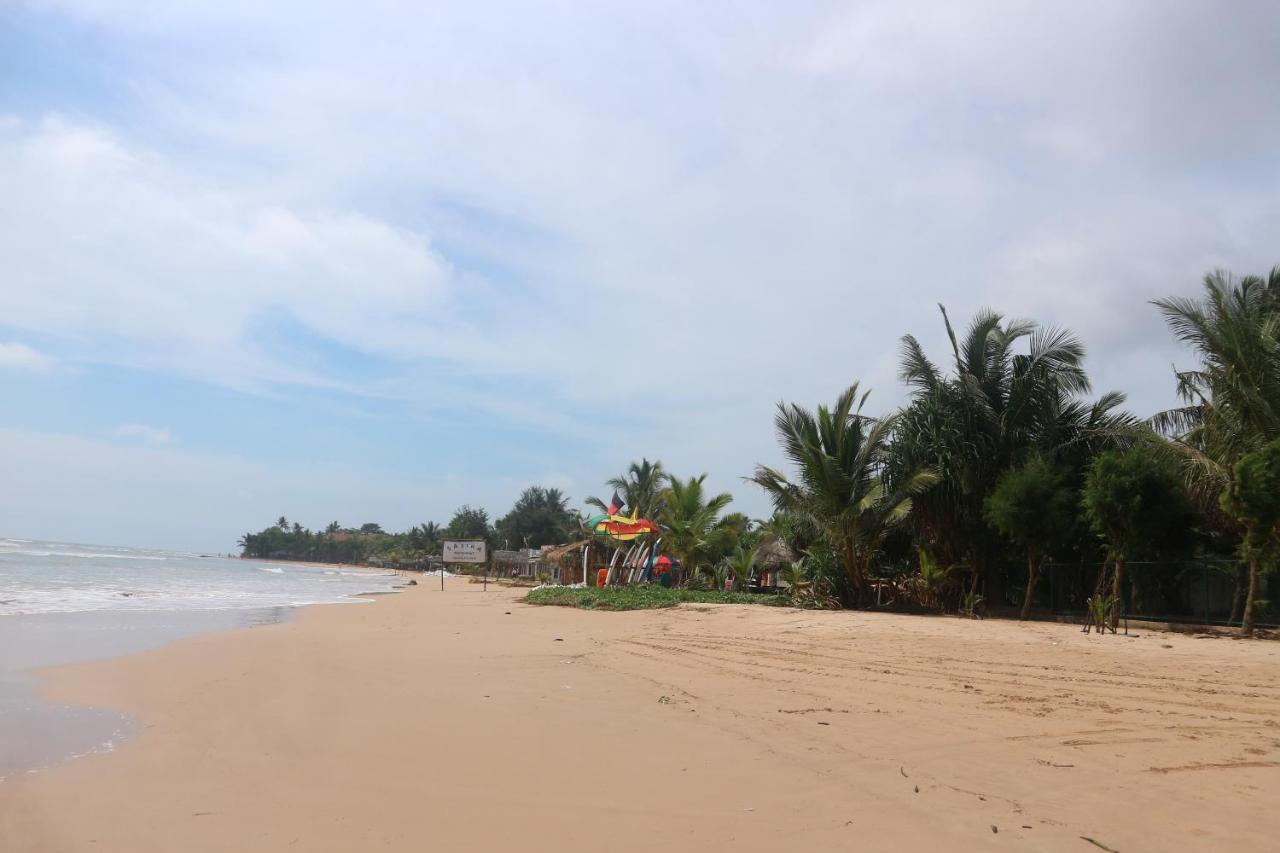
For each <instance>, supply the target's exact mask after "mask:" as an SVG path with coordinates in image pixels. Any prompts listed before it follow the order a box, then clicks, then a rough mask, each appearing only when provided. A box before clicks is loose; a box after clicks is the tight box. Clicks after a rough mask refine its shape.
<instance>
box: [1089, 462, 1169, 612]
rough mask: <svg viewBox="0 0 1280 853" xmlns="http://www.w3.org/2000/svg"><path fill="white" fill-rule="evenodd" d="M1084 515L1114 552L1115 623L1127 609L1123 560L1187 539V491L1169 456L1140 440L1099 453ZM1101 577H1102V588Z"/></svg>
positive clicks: (1090, 473)
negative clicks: (1127, 447)
mask: <svg viewBox="0 0 1280 853" xmlns="http://www.w3.org/2000/svg"><path fill="white" fill-rule="evenodd" d="M1082 503H1083V506H1084V512H1085V516H1086V517H1087V518H1088V520H1089V524H1090V525H1091V527H1092V528H1093V530H1094V532H1095V533H1097V534H1098V535H1099V536H1101V537H1102V540H1103V542H1104V544H1105V546H1106V548H1107V551H1108V553H1109V554H1110V555H1111V558H1112V561H1113V566H1114V573H1113V577H1112V584H1111V599H1112V609H1111V628H1112V629H1113V630H1114V629H1115V626H1116V624H1117V623H1118V622H1119V620H1120V613H1121V611H1122V610H1123V609H1124V592H1125V564H1126V562H1127V561H1129V560H1134V559H1138V558H1140V557H1142V556H1144V555H1148V554H1154V553H1156V552H1158V551H1159V549H1160V548H1161V546H1162V545H1165V544H1166V543H1168V542H1171V541H1178V540H1181V539H1182V538H1183V534H1184V532H1185V530H1186V528H1187V527H1188V526H1189V518H1188V506H1187V499H1186V493H1185V490H1184V488H1183V485H1182V483H1181V481H1180V480H1179V477H1178V473H1177V470H1176V469H1175V468H1173V467H1172V466H1171V465H1170V464H1169V460H1168V459H1167V458H1166V457H1164V456H1161V455H1160V454H1158V453H1152V452H1151V450H1150V448H1148V447H1145V446H1142V445H1137V446H1134V447H1131V448H1129V449H1127V450H1123V451H1114V450H1113V451H1108V452H1105V453H1100V454H1099V455H1098V457H1097V458H1096V459H1094V460H1093V464H1092V465H1090V466H1089V473H1088V475H1087V477H1086V478H1085V485H1084V493H1083V499H1082ZM1102 581H1103V578H1102V577H1099V591H1101V585H1102Z"/></svg>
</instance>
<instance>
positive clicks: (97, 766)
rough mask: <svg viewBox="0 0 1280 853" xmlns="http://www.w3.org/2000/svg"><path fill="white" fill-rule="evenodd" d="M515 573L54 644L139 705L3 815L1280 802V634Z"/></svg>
mask: <svg viewBox="0 0 1280 853" xmlns="http://www.w3.org/2000/svg"><path fill="white" fill-rule="evenodd" d="M522 594H523V590H513V589H506V588H502V587H492V588H490V589H489V591H488V592H484V591H482V589H481V587H480V585H475V584H470V583H457V582H455V583H454V584H451V585H449V587H448V588H447V589H446V591H445V592H444V593H443V594H442V593H440V592H439V590H438V589H435V590H433V589H432V587H431V586H430V585H421V584H420V585H418V586H416V587H406V588H404V589H402V590H400V591H399V594H397V595H394V596H381V597H380V598H379V600H378V601H377V603H376V605H375V606H373V607H351V608H342V607H321V608H316V607H311V606H307V607H303V608H299V612H298V613H297V614H295V617H294V618H292V619H290V620H288V621H287V622H283V623H277V624H273V625H267V626H260V628H259V630H255V631H241V630H233V631H225V632H219V633H214V634H202V635H198V636H194V637H187V638H184V639H181V640H178V641H176V642H174V643H171V644H168V645H166V646H163V647H161V648H158V649H152V650H149V651H146V652H142V653H140V654H136V655H129V656H126V657H121V658H113V659H109V660H99V661H94V662H91V663H83V664H72V665H68V666H62V667H55V668H53V669H51V670H50V671H48V672H47V673H45V677H44V678H42V682H41V685H42V686H41V694H42V695H43V696H45V697H47V698H48V699H50V700H53V701H75V702H89V703H92V704H94V705H98V706H105V707H111V708H118V709H120V710H122V711H124V712H125V713H128V714H130V715H132V716H134V718H135V719H136V720H137V721H138V736H137V737H135V738H134V739H132V740H131V741H129V742H128V743H127V744H126V745H124V746H122V747H121V748H119V749H117V750H116V751H114V752H111V753H105V754H99V755H94V756H89V757H86V758H82V759H77V760H75V761H72V762H69V763H66V764H62V765H59V766H57V767H53V768H50V769H47V770H43V771H41V772H39V773H37V774H34V775H32V776H29V777H23V778H17V779H13V780H11V781H9V782H4V783H0V847H4V848H6V849H21V850H24V851H31V853H40V851H67V850H89V849H92V850H120V851H125V850H129V851H148V850H155V851H160V850H174V849H182V850H197V851H198V850H209V851H213V850H226V849H237V850H264V851H265V850H276V849H280V848H282V847H286V846H289V845H293V847H294V849H301V850H322V851H329V850H332V851H340V850H341V851H350V850H355V849H370V848H375V847H377V848H379V849H390V850H406V851H407V850H419V849H422V848H423V846H424V845H425V846H431V847H438V848H439V849H458V850H462V849H505V848H507V847H511V846H513V845H515V846H519V847H521V848H522V849H534V850H556V851H575V850H583V851H586V850H593V851H594V850H599V849H602V848H604V849H611V850H652V849H673V850H690V851H692V850H704V851H719V850H761V851H764V850H776V849H779V845H782V846H794V847H798V848H806V849H814V850H834V849H849V847H850V845H856V844H858V843H870V844H871V845H872V846H871V849H892V848H895V847H896V848H897V849H921V848H925V847H928V846H941V847H943V848H944V849H948V850H961V851H963V850H987V849H993V845H994V844H996V843H1005V842H1009V841H1016V842H1019V843H1020V845H1022V846H1026V845H1030V846H1032V847H1033V848H1034V849H1042V850H1058V849H1062V850H1081V849H1085V848H1086V847H1088V845H1087V844H1085V842H1083V841H1081V840H1080V838H1081V837H1082V836H1088V837H1091V838H1095V839H1097V840H1098V841H1100V842H1102V843H1104V844H1106V845H1107V846H1109V847H1112V848H1114V849H1117V850H1121V851H1125V853H1129V851H1132V850H1140V849H1161V850H1183V849H1185V850H1192V849H1211V848H1213V847H1225V846H1226V845H1228V844H1231V845H1233V846H1234V847H1235V849H1241V850H1252V849H1259V850H1260V849H1265V843H1267V842H1266V841H1265V840H1266V839H1272V840H1273V839H1274V834H1275V833H1276V832H1277V831H1280V818H1277V817H1276V816H1275V814H1274V812H1273V810H1271V809H1270V807H1269V806H1268V805H1267V804H1268V803H1269V802H1270V795H1269V793H1268V792H1269V791H1274V790H1275V787H1276V785H1277V784H1278V783H1280V667H1277V663H1280V657H1277V653H1276V652H1275V651H1273V649H1275V648H1276V647H1275V645H1274V644H1272V643H1257V644H1247V643H1229V644H1228V643H1213V642H1212V641H1210V642H1209V644H1206V643H1205V642H1203V641H1199V640H1196V639H1194V638H1192V637H1184V636H1178V635H1164V634H1154V635H1153V634H1148V633H1147V632H1143V634H1142V635H1141V637H1140V638H1129V639H1126V638H1119V641H1117V640H1116V639H1114V638H1111V637H1108V638H1105V639H1101V640H1099V639H1097V638H1090V637H1085V636H1084V635H1081V634H1080V633H1079V631H1078V630H1077V629H1075V628H1074V627H1072V626H1059V625H1055V624H1047V623H1046V624H1036V625H1030V626H1028V625H1019V624H1017V623H1013V624H1008V623H1005V624H1001V623H999V622H970V621H961V620H921V619H916V618H914V617H910V616H894V615H889V614H867V613H848V612H846V613H818V612H813V611H797V610H793V609H789V608H763V607H761V608H756V607H733V606H714V605H694V606H684V607H680V608H675V609H671V610H660V611H628V612H621V613H598V612H592V611H582V610H575V609H570V608H558V607H535V606H531V605H525V604H523V603H521V602H520V601H519V598H520V597H521V595H522ZM664 700H665V701H664ZM69 802H74V803H76V804H77V808H76V809H70V810H69V809H67V808H66V804H67V803H69ZM992 826H995V827H997V832H995V833H993V831H992V829H991V827H992ZM1024 827H1030V828H1024Z"/></svg>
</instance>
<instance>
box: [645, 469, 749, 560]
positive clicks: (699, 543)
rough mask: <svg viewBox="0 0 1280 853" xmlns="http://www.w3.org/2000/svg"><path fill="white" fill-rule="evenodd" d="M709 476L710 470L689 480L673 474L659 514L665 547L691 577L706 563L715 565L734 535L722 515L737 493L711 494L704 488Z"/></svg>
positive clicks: (663, 496)
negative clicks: (726, 525) (733, 494)
mask: <svg viewBox="0 0 1280 853" xmlns="http://www.w3.org/2000/svg"><path fill="white" fill-rule="evenodd" d="M706 479H707V475H706V474H702V475H701V476H698V477H690V478H689V479H688V480H681V479H679V478H678V477H673V478H671V479H670V481H669V482H670V485H669V486H668V487H667V489H666V491H665V492H663V494H662V498H661V505H662V512H661V514H660V515H659V516H658V523H659V524H660V525H661V526H662V528H663V531H664V532H663V534H662V543H663V544H662V546H663V548H664V549H665V550H667V551H669V552H670V553H671V554H674V555H675V557H676V559H677V560H679V561H680V565H681V566H682V567H683V568H684V570H685V571H686V572H688V573H689V575H690V576H691V577H692V576H694V575H696V574H697V573H698V572H699V571H701V570H702V569H703V568H704V567H710V566H713V565H714V561H715V560H716V559H718V557H719V554H720V553H721V552H722V550H723V549H724V547H725V545H726V544H730V543H729V540H730V539H732V538H733V536H732V532H731V530H730V529H727V528H726V527H725V520H722V519H721V518H720V513H721V512H722V511H723V510H724V508H725V507H726V506H728V505H729V503H730V502H732V501H733V497H732V496H731V495H729V494H728V493H724V492H722V493H721V494H718V495H712V496H708V495H707V494H706V489H705V488H704V483H705V482H706ZM742 518H745V516H743V517H742Z"/></svg>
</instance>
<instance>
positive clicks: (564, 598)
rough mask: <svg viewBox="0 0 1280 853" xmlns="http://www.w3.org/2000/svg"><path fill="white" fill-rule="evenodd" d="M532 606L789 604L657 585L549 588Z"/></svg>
mask: <svg viewBox="0 0 1280 853" xmlns="http://www.w3.org/2000/svg"><path fill="white" fill-rule="evenodd" d="M525 601H527V602H528V603H529V604H549V605H558V606H562V607H578V608H581V609H584V610H648V609H653V608H660V607H675V606H676V605H678V604H690V603H698V604H766V605H775V606H776V605H779V604H786V603H787V599H786V598H785V597H783V596H778V595H756V594H752V593H743V592H722V591H716V590H707V591H701V590H691V589H667V588H664V587H662V586H659V585H657V584H643V585H638V586H622V587H604V588H597V587H567V586H548V587H542V588H540V589H535V590H531V591H530V592H529V594H528V595H527V596H526V597H525Z"/></svg>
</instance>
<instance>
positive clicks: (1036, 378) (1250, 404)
mask: <svg viewBox="0 0 1280 853" xmlns="http://www.w3.org/2000/svg"><path fill="white" fill-rule="evenodd" d="M1155 306H1156V308H1157V310H1159V311H1160V312H1161V313H1162V315H1163V316H1164V318H1165V320H1166V322H1167V324H1168V326H1169V328H1170V330H1171V331H1172V332H1173V334H1174V335H1175V336H1176V337H1177V338H1178V339H1179V340H1180V341H1181V342H1183V343H1184V344H1186V345H1187V346H1188V348H1189V350H1190V353H1191V355H1192V357H1193V358H1194V363H1193V364H1191V365H1190V366H1188V367H1187V368H1186V369H1182V370H1178V371H1176V372H1175V375H1174V379H1173V381H1174V383H1175V385H1174V387H1175V388H1176V390H1177V393H1178V394H1179V396H1180V397H1181V399H1182V401H1183V405H1182V406H1181V407H1180V408H1177V409H1174V410H1171V411H1167V412H1160V413H1157V414H1155V415H1153V416H1151V417H1149V418H1147V419H1145V420H1144V419H1141V418H1138V417H1136V416H1134V415H1133V414H1131V413H1129V412H1127V411H1125V410H1124V403H1125V397H1124V395H1123V394H1121V393H1119V392H1115V391H1109V392H1105V393H1102V394H1098V395H1097V396H1094V394H1093V389H1092V385H1091V383H1090V381H1089V377H1088V374H1087V372H1086V369H1085V348H1084V345H1083V343H1082V342H1081V341H1080V340H1078V339H1077V338H1076V337H1075V335H1073V334H1072V333H1071V332H1070V331H1069V330H1066V329H1061V328H1056V327H1052V326H1041V325H1039V324H1037V323H1034V322H1032V321H1028V320H1016V319H1008V318H1006V317H1004V316H1003V315H1001V314H999V313H996V312H994V311H985V310H984V311H981V312H979V313H978V314H977V315H976V316H975V317H974V318H973V319H972V320H971V322H970V323H969V324H968V326H967V327H966V328H965V329H964V331H963V333H958V332H957V330H956V328H955V327H953V325H952V323H951V319H950V317H949V316H948V315H947V312H946V310H945V309H942V324H943V327H944V329H945V331H946V334H947V339H948V340H949V341H950V348H949V352H948V353H947V358H946V359H945V360H944V361H943V362H941V364H943V365H945V366H939V363H938V362H935V361H934V360H932V359H931V358H930V357H929V356H928V354H927V353H926V352H925V350H924V348H923V347H922V346H921V344H920V343H919V341H918V340H917V338H915V337H914V336H913V335H906V336H904V337H903V338H902V349H901V369H900V376H901V379H902V381H903V382H905V383H906V385H907V387H908V389H909V391H910V397H909V400H908V402H907V404H906V405H905V406H904V407H903V408H902V409H901V410H900V411H897V412H892V413H888V414H884V415H877V416H873V415H869V414H866V413H865V408H866V404H867V401H868V395H869V392H863V391H861V390H860V388H859V386H858V383H856V382H854V383H853V384H852V385H851V386H850V387H849V388H848V389H847V390H846V391H845V392H844V393H842V394H840V395H839V397H837V399H836V400H835V402H834V404H833V405H831V406H825V405H821V406H818V407H817V408H816V409H812V410H811V409H808V408H805V407H804V406H801V405H797V404H794V403H782V404H779V406H778V409H777V412H776V414H775V417H774V425H775V428H776V431H777V435H778V441H779V444H780V447H781V450H782V454H783V456H784V458H785V459H786V461H787V463H788V466H787V469H786V470H782V469H778V468H773V467H768V466H760V467H758V468H757V469H756V471H755V472H754V474H753V475H751V476H750V477H748V478H746V479H747V480H748V481H749V482H750V483H752V484H753V485H755V486H757V487H759V488H761V489H763V490H764V491H765V492H766V493H767V494H768V495H769V496H770V497H771V498H772V500H773V503H774V506H775V512H774V515H773V516H772V517H771V518H769V519H767V520H757V519H749V518H747V517H746V516H745V515H742V514H741V513H736V512H731V511H729V508H730V507H731V505H732V501H733V499H732V497H731V495H729V494H728V493H718V494H712V493H710V492H709V491H708V490H707V488H706V475H697V476H691V477H676V476H673V475H671V473H670V472H668V471H667V470H666V469H665V468H664V467H663V465H662V463H661V462H659V461H650V460H648V459H642V460H641V461H639V462H633V463H631V465H630V466H629V468H628V469H627V471H625V472H624V473H623V474H621V475H619V476H617V477H613V478H611V479H609V480H608V481H606V484H605V485H606V487H607V488H608V489H610V490H611V491H613V492H617V494H618V495H619V496H620V497H621V498H622V500H623V501H624V503H625V504H626V506H627V508H628V511H630V510H633V509H634V510H638V512H639V514H640V515H641V516H643V517H646V518H649V519H652V520H653V521H655V522H657V523H658V524H659V526H660V527H661V528H662V530H663V551H664V552H666V553H668V554H670V555H671V556H673V557H675V558H676V559H677V560H678V561H679V565H680V570H679V573H678V578H679V581H680V584H681V585H682V586H683V587H684V589H683V590H660V589H659V588H654V589H644V590H633V591H617V590H608V591H603V592H596V591H590V590H588V591H581V590H579V591H573V592H570V591H539V592H538V593H537V594H536V595H537V597H538V598H539V599H547V600H548V601H551V600H555V601H556V602H557V603H558V602H559V601H560V600H563V601H564V602H565V603H574V604H575V606H597V607H605V606H612V605H611V604H606V603H605V602H613V603H617V602H621V601H632V600H633V599H634V601H635V602H640V601H658V602H668V601H670V602H674V601H676V600H679V599H680V597H681V596H682V595H686V594H693V593H698V591H699V590H705V589H717V590H724V589H726V588H731V589H733V590H742V589H745V588H746V587H747V586H748V585H749V584H750V583H751V582H752V581H753V580H756V581H758V580H759V579H760V578H761V577H763V575H764V572H765V570H766V568H767V569H768V570H769V577H770V578H771V579H772V578H774V577H780V578H781V586H783V587H785V588H786V589H788V590H789V595H790V598H791V600H793V601H795V602H797V603H801V604H805V605H807V606H818V607H835V606H843V607H866V606H880V607H884V606H893V607H900V608H906V609H915V610H932V611H941V610H951V611H961V612H968V613H977V612H980V611H981V610H983V609H999V610H1008V611H1016V612H1020V613H1021V615H1022V616H1023V617H1024V618H1025V617H1027V616H1028V615H1030V614H1031V613H1032V612H1033V611H1034V610H1036V609H1037V607H1040V608H1043V607H1045V606H1049V607H1052V608H1055V609H1059V610H1061V609H1067V610H1073V609H1074V610H1078V611H1083V610H1084V609H1086V607H1087V608H1088V609H1090V610H1091V611H1093V612H1096V613H1102V614H1104V616H1105V617H1106V620H1105V621H1109V622H1110V624H1111V625H1112V626H1114V625H1115V623H1116V621H1117V620H1118V619H1119V618H1120V616H1121V615H1122V614H1125V613H1130V612H1135V610H1136V609H1140V610H1142V611H1143V612H1150V613H1160V612H1165V613H1171V612H1173V610H1174V609H1176V608H1177V607H1182V608H1183V609H1186V608H1187V607H1188V604H1187V602H1188V600H1190V599H1192V598H1196V599H1197V601H1199V602H1200V603H1202V604H1203V608H1204V612H1205V613H1206V614H1207V613H1208V612H1209V608H1210V598H1211V597H1212V596H1213V595H1219V594H1218V593H1214V592H1213V590H1214V589H1217V588H1219V587H1221V586H1222V585H1223V584H1226V586H1227V589H1228V592H1227V593H1222V594H1221V595H1219V597H1224V596H1226V595H1229V596H1230V598H1229V607H1230V614H1229V616H1228V617H1226V618H1228V619H1229V621H1232V622H1235V623H1237V624H1240V625H1241V626H1242V628H1243V630H1244V631H1245V632H1246V633H1247V632H1250V631H1252V629H1253V626H1254V624H1255V623H1256V622H1257V617H1258V614H1259V613H1265V614H1267V619H1268V620H1271V621H1274V620H1275V619H1276V614H1277V613H1280V607H1277V604H1278V603H1277V602H1272V601H1269V600H1267V597H1266V594H1265V588H1266V586H1267V584H1268V582H1269V578H1271V577H1272V576H1273V575H1274V574H1275V568H1276V565H1277V563H1280V497H1277V495H1280V490H1277V489H1276V488H1275V484H1277V483H1280V444H1277V442H1280V267H1277V268H1276V269H1275V270H1273V271H1272V272H1271V274H1270V275H1269V276H1268V277H1267V278H1261V277H1256V276H1254V277H1246V278H1243V279H1234V278H1232V277H1231V276H1230V275H1228V274H1225V273H1214V274H1212V275H1209V276H1207V277H1206V278H1205V280H1204V289H1203V294H1202V296H1201V297H1200V298H1198V299H1192V298H1170V299H1165V300H1160V301H1158V302H1156V303H1155ZM585 503H586V504H587V505H588V506H591V507H594V508H596V509H597V510H599V509H603V508H604V507H605V506H606V502H605V501H603V500H601V499H599V498H594V497H592V498H587V499H586V501H585ZM581 521H582V516H579V515H577V514H576V513H574V512H572V511H570V510H569V509H568V500H567V499H566V498H565V497H564V496H563V495H561V494H560V493H559V492H557V491H556V490H554V489H541V488H538V487H533V488H531V489H528V490H526V491H525V493H524V494H523V495H521V497H520V499H519V500H518V501H517V502H516V504H515V506H514V507H513V508H512V509H511V511H510V512H509V513H508V514H507V515H506V516H503V517H502V518H501V519H499V520H498V521H497V522H496V523H495V524H492V525H491V524H490V523H489V520H488V516H487V515H486V514H485V512H484V510H480V509H474V508H471V507H462V508H460V509H459V510H458V512H457V514H455V516H454V518H453V519H452V520H451V521H450V523H449V525H447V526H446V527H445V528H440V527H439V526H438V525H435V524H426V525H422V526H420V527H416V528H413V529H411V530H410V531H408V532H407V533H402V534H388V533H385V532H382V531H381V529H380V528H378V527H377V525H365V526H364V527H362V528H359V529H341V528H339V527H338V526H337V525H336V524H335V525H330V527H329V529H327V530H326V531H325V532H323V533H312V532H310V531H307V530H306V529H305V528H301V527H300V526H298V525H296V524H295V525H292V526H290V525H289V524H288V523H287V522H286V520H285V519H283V518H282V519H280V522H279V523H278V524H277V525H275V526H274V527H271V528H268V529H266V530H264V531H262V532H261V533H258V534H251V535H248V536H246V537H245V539H244V541H243V542H242V543H241V544H242V546H243V548H244V553H245V554H246V555H248V556H275V557H280V556H285V557H289V558H295V559H320V560H329V559H342V560H348V561H359V560H366V559H376V558H379V557H381V558H384V559H386V558H390V559H397V558H398V559H415V558H421V557H424V556H426V555H428V554H431V553H435V550H436V549H437V548H438V544H439V542H440V540H441V539H443V538H446V537H451V536H456V537H462V538H484V539H486V540H487V541H489V542H491V543H497V544H499V545H503V544H505V545H506V546H507V547H513V548H514V547H526V546H527V547H537V546H540V545H547V544H552V543H560V542H566V541H570V540H573V539H575V538H580V537H582V536H584V535H585V533H584V531H582V530H581V527H580V525H581ZM778 545H783V546H784V547H782V548H781V551H779V549H778V548H777V547H776V546H778ZM770 547H772V553H773V555H774V556H773V557H772V558H771V559H772V562H770V563H768V564H767V566H766V564H765V563H762V562H761V559H760V554H761V553H762V552H764V551H766V550H769V548H770ZM779 552H780V553H783V554H785V555H786V559H785V560H784V561H782V562H781V563H780V562H779V560H778V559H777V554H778V553H779ZM1192 561H1195V562H1194V563H1193V562H1192ZM1193 564H1194V565H1198V566H1201V567H1209V568H1203V572H1202V574H1200V575H1195V576H1192V574H1190V571H1191V570H1190V569H1189V568H1188V566H1191V565H1193ZM1046 568H1047V569H1048V573H1049V578H1048V580H1046ZM1210 572H1212V574H1210ZM699 594H701V593H699ZM633 606H656V605H641V604H638V603H636V604H634V605H633ZM1196 607H1197V608H1199V604H1197V605H1196ZM1196 612H1197V613H1198V612H1199V610H1198V609H1197V611H1196Z"/></svg>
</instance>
